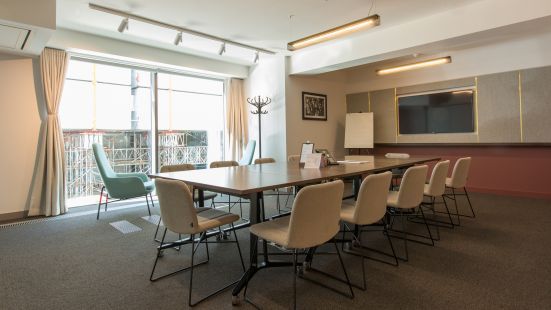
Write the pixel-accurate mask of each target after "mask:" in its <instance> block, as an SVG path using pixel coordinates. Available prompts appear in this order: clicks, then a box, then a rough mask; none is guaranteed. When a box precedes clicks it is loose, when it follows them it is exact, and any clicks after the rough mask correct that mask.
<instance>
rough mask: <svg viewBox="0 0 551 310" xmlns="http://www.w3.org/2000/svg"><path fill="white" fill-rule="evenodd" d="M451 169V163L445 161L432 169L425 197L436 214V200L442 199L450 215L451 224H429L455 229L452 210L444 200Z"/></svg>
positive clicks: (432, 221)
mask: <svg viewBox="0 0 551 310" xmlns="http://www.w3.org/2000/svg"><path fill="white" fill-rule="evenodd" d="M449 167H450V161H449V160H444V161H441V162H438V163H437V164H436V165H435V166H434V168H433V169H432V174H431V176H430V180H429V183H428V184H425V189H424V191H423V195H425V197H428V198H429V199H430V202H429V203H428V204H425V205H428V206H429V208H431V210H432V211H433V213H434V212H435V204H436V198H442V203H443V204H444V207H445V208H446V212H447V214H448V218H449V220H450V221H449V222H443V221H439V220H436V219H431V220H430V221H429V222H431V223H435V224H436V226H437V227H438V226H441V225H439V224H446V225H447V226H446V227H451V228H453V226H454V224H453V220H452V217H451V213H450V210H449V209H448V204H447V203H446V199H445V198H444V192H445V191H446V176H447V175H448V169H449ZM437 232H438V230H437ZM438 239H440V234H438V236H437V240H438Z"/></svg>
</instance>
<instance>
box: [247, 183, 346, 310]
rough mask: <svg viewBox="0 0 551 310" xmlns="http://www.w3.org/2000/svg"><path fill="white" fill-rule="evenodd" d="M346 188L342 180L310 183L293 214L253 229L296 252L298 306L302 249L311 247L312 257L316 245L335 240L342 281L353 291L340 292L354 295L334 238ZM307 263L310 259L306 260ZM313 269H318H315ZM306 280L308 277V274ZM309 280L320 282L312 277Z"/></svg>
mask: <svg viewBox="0 0 551 310" xmlns="http://www.w3.org/2000/svg"><path fill="white" fill-rule="evenodd" d="M343 190H344V184H343V182H342V181H340V180H337V181H333V182H328V183H323V184H317V185H310V186H306V187H304V188H302V189H301V190H300V191H299V192H298V193H297V196H296V199H295V201H294V203H293V209H292V211H291V216H288V217H280V218H277V219H274V220H272V221H267V222H263V223H259V224H255V225H253V226H251V228H250V230H251V233H252V234H254V235H256V236H258V237H259V238H261V239H263V240H264V241H267V242H271V243H275V244H276V245H278V246H280V247H283V248H285V249H287V250H291V251H292V252H293V305H294V308H295V309H296V305H297V303H296V295H297V294H296V278H297V264H298V262H297V260H298V254H299V253H298V252H299V250H300V249H310V251H309V255H308V256H307V257H309V256H310V258H311V255H313V253H314V249H315V248H316V247H318V246H320V245H323V244H325V243H326V242H329V241H331V240H332V241H333V244H334V246H335V249H336V250H337V255H338V257H339V261H340V265H341V268H342V270H343V273H344V276H345V278H346V280H341V279H339V280H340V281H343V282H346V283H347V285H348V288H349V290H350V293H349V294H347V293H344V292H340V291H337V292H339V293H341V294H343V295H345V296H347V297H349V298H354V292H353V290H352V285H351V284H350V280H349V278H348V273H347V272H346V268H345V266H344V263H343V261H342V257H341V254H340V250H339V247H338V246H337V243H336V242H335V240H334V239H333V238H334V237H335V235H336V234H337V233H338V232H339V219H340V208H341V199H342V194H343ZM257 246H258V243H257ZM310 262H311V261H310ZM305 263H309V262H306V261H305ZM309 270H311V271H318V270H316V269H313V268H310V269H309ZM322 273H323V272H322ZM304 279H307V278H306V277H304ZM308 280H309V281H312V282H314V283H317V284H320V283H318V282H315V281H313V280H311V279H308ZM322 286H326V284H325V283H323V285H322ZM326 287H327V286H326ZM245 293H246V291H245ZM245 299H246V298H245Z"/></svg>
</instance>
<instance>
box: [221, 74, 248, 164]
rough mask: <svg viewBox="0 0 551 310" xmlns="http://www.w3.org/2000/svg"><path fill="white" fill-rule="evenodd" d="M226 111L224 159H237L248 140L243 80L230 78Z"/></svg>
mask: <svg viewBox="0 0 551 310" xmlns="http://www.w3.org/2000/svg"><path fill="white" fill-rule="evenodd" d="M229 84H230V86H229V87H228V89H229V93H228V97H227V98H228V102H227V109H226V111H227V113H226V137H227V141H226V149H227V153H226V155H227V156H226V159H227V160H239V159H240V158H241V156H242V155H243V149H244V148H245V146H246V145H247V142H249V130H248V128H247V124H248V118H247V117H248V116H247V110H246V104H247V103H246V101H245V96H244V94H243V93H244V91H243V80H240V79H230V83H229Z"/></svg>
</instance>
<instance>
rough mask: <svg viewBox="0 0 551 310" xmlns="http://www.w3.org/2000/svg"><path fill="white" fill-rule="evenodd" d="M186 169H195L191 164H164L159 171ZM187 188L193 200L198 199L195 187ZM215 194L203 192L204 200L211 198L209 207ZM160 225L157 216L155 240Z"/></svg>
mask: <svg viewBox="0 0 551 310" xmlns="http://www.w3.org/2000/svg"><path fill="white" fill-rule="evenodd" d="M188 170H195V165H193V164H174V165H164V166H162V167H161V173H165V172H178V171H188ZM188 188H189V190H190V192H191V193H192V196H193V202H195V203H197V202H198V201H199V195H198V193H197V189H194V188H193V186H192V185H188ZM216 196H217V194H216V193H213V192H205V193H204V194H203V199H204V200H211V207H212V206H213V205H214V198H216ZM160 226H161V218H160V217H159V222H158V223H157V229H156V230H155V238H154V239H155V240H156V241H159V240H158V239H157V234H158V233H159V227H160Z"/></svg>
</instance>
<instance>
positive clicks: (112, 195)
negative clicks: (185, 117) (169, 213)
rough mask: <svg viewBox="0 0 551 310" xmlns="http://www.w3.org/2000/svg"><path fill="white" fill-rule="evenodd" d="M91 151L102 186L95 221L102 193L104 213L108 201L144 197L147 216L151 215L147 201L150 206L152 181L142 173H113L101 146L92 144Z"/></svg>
mask: <svg viewBox="0 0 551 310" xmlns="http://www.w3.org/2000/svg"><path fill="white" fill-rule="evenodd" d="M92 150H93V151H94V158H95V159H96V164H97V166H98V170H99V173H100V175H101V179H102V181H103V184H104V185H103V186H102V188H101V193H100V196H99V203H98V215H97V217H96V219H98V220H99V212H100V209H101V204H102V200H103V196H104V192H105V211H106V212H107V203H108V202H109V199H117V200H124V199H130V198H136V197H141V196H145V200H146V202H147V211H148V212H149V215H151V210H150V208H149V199H151V204H153V197H152V196H151V192H153V190H154V189H155V183H154V182H153V181H152V180H149V178H148V177H147V175H145V174H144V173H138V172H135V173H116V172H115V171H113V168H111V165H110V164H109V160H107V156H106V155H105V152H104V151H103V146H102V145H100V144H98V143H94V144H92ZM148 196H149V198H148Z"/></svg>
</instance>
